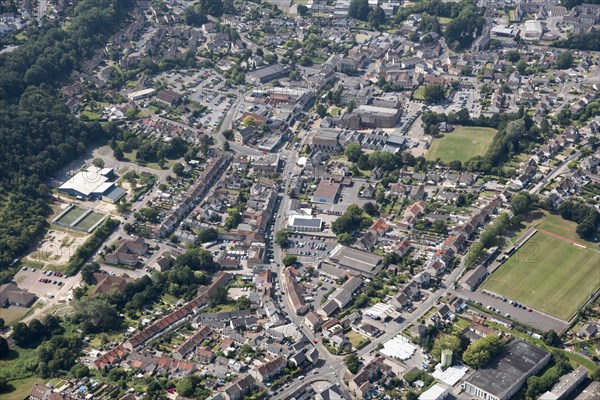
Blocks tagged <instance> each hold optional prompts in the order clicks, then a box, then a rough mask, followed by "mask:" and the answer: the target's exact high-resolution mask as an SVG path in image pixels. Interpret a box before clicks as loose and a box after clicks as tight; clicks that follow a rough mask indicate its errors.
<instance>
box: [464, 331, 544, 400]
mask: <svg viewBox="0 0 600 400" xmlns="http://www.w3.org/2000/svg"><path fill="white" fill-rule="evenodd" d="M549 361H550V353H549V352H548V351H546V350H543V349H540V348H539V347H536V346H534V345H532V344H530V343H527V342H524V341H522V340H513V341H512V342H510V343H509V344H508V345H507V346H506V349H505V351H504V353H503V354H502V355H501V356H500V357H498V358H497V359H496V360H495V361H493V362H492V364H491V365H489V366H488V367H486V368H482V369H479V370H477V371H475V372H473V374H471V375H470V376H469V377H468V378H467V379H466V380H465V383H464V385H463V386H464V387H463V388H464V390H465V392H467V393H469V394H471V395H474V396H476V397H478V398H481V399H484V400H508V399H510V398H511V397H512V396H514V395H515V393H517V392H518V391H519V389H521V386H523V384H524V383H525V381H526V380H527V378H529V377H530V376H531V375H533V374H535V373H536V372H538V371H539V370H541V369H542V368H544V366H545V365H546V364H548V362H549Z"/></svg>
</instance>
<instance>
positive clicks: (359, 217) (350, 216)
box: [331, 204, 372, 235]
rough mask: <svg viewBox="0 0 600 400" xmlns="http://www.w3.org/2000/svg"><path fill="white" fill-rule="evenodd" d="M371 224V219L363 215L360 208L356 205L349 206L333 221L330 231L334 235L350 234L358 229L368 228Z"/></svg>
mask: <svg viewBox="0 0 600 400" xmlns="http://www.w3.org/2000/svg"><path fill="white" fill-rule="evenodd" d="M371 222H372V220H371V218H369V217H368V216H366V215H365V214H364V212H363V210H362V208H360V207H359V206H357V205H356V204H351V205H350V206H348V208H347V209H346V211H344V214H342V215H341V216H339V217H338V218H337V219H336V220H335V221H333V223H332V224H331V230H332V231H333V233H335V234H336V235H338V234H340V233H349V234H351V233H353V232H354V231H356V230H358V229H362V228H366V227H368V226H369V225H370V224H371Z"/></svg>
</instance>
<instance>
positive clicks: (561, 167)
mask: <svg viewBox="0 0 600 400" xmlns="http://www.w3.org/2000/svg"><path fill="white" fill-rule="evenodd" d="M580 153H581V152H580V151H579V150H577V151H576V152H575V153H573V154H571V155H570V156H569V157H567V158H565V159H564V161H562V162H561V163H560V164H558V165H557V166H556V167H555V168H554V169H553V170H552V172H550V173H549V174H547V175H546V176H545V177H544V178H543V179H542V180H541V181H539V182H538V183H537V184H536V185H535V186H534V187H532V188H531V189H529V193H531V194H538V193H539V192H540V190H541V189H542V188H543V187H544V186H546V184H547V183H548V182H550V181H551V180H552V179H555V178H556V177H557V176H559V175H561V174H563V173H565V172H566V171H567V170H568V169H569V167H568V164H569V163H570V162H571V161H573V160H575V159H576V158H577V157H579V154H580Z"/></svg>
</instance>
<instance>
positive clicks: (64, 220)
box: [56, 207, 85, 226]
mask: <svg viewBox="0 0 600 400" xmlns="http://www.w3.org/2000/svg"><path fill="white" fill-rule="evenodd" d="M84 212H85V210H84V209H83V208H79V207H73V208H72V209H71V210H69V211H68V212H67V213H66V214H65V215H63V216H62V217H61V218H60V219H59V220H57V221H56V222H57V223H59V224H61V225H64V226H71V224H72V223H73V222H74V221H75V220H76V219H77V218H79V217H81V216H82V215H83V213H84Z"/></svg>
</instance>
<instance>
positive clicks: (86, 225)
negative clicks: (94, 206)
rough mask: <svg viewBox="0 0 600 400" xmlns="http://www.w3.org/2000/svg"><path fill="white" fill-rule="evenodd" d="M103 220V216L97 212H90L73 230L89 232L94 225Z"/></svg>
mask: <svg viewBox="0 0 600 400" xmlns="http://www.w3.org/2000/svg"><path fill="white" fill-rule="evenodd" d="M102 218H104V214H100V213H97V212H92V213H90V214H88V215H87V216H86V217H85V218H84V219H82V220H81V221H79V222H78V223H77V225H75V226H74V228H77V229H83V230H85V231H87V230H89V229H90V228H91V227H92V226H94V224H95V223H96V222H98V221H100V220H101V219H102Z"/></svg>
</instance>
